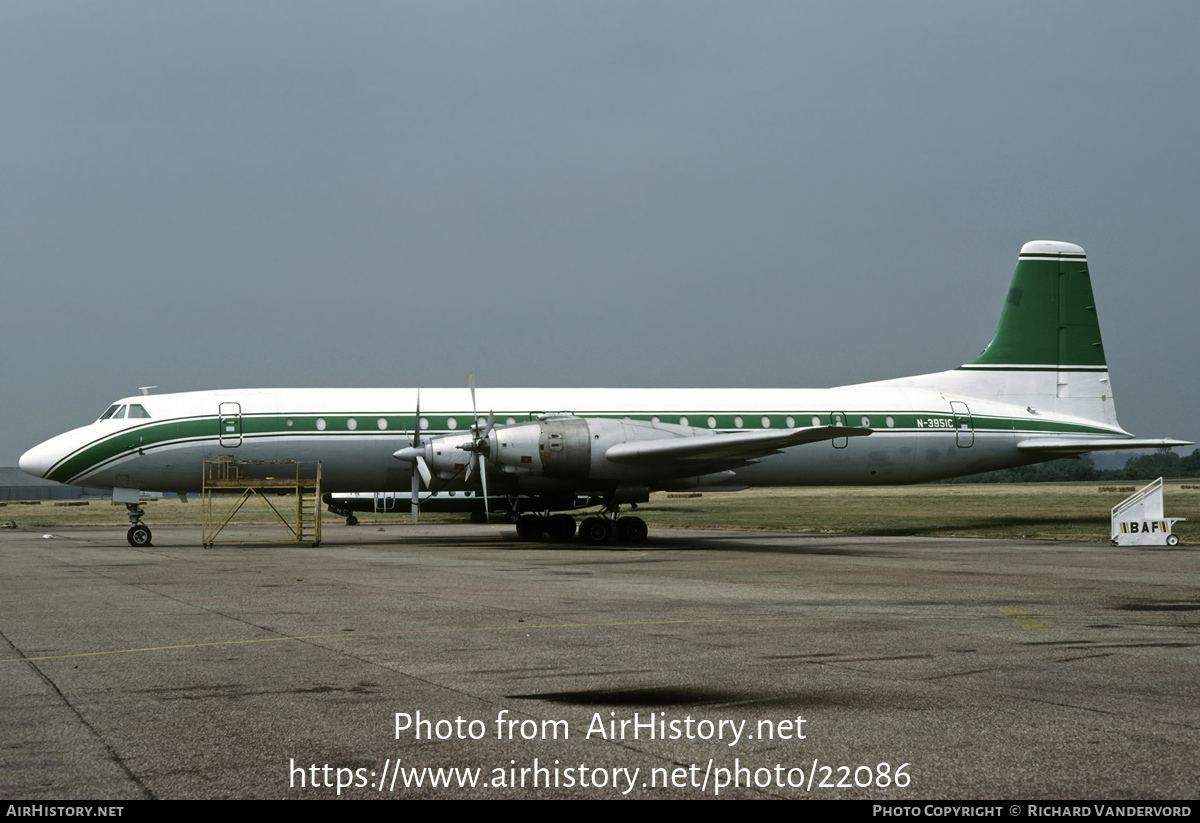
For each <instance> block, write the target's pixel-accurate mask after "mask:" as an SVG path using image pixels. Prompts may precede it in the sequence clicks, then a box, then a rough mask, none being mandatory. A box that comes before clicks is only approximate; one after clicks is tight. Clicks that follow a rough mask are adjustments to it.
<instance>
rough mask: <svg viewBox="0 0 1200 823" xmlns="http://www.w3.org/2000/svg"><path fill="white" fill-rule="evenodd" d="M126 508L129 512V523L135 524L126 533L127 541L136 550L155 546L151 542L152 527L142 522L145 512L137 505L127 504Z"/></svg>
mask: <svg viewBox="0 0 1200 823" xmlns="http://www.w3.org/2000/svg"><path fill="white" fill-rule="evenodd" d="M125 508H126V509H128V510H129V522H130V523H131V524H133V525H131V526H130V527H129V531H128V532H126V533H125V539H126V540H128V541H129V545H131V546H133V547H134V548H135V549H141V548H145V547H146V546H150V545H153V544H152V543H151V542H150V537H151V535H150V527H149V526H147V525H146V524H145V523H143V522H142V515H144V514H145V512H144V511H142V510H141V509H140V508H138V504H137V503H126V504H125Z"/></svg>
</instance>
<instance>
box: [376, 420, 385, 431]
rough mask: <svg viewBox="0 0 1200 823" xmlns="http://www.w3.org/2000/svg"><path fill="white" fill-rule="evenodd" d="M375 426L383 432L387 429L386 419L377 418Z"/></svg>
mask: <svg viewBox="0 0 1200 823" xmlns="http://www.w3.org/2000/svg"><path fill="white" fill-rule="evenodd" d="M375 425H376V426H378V427H379V430H380V431H383V430H384V429H386V428H387V418H386V417H381V418H379V419H378V420H376V421H375Z"/></svg>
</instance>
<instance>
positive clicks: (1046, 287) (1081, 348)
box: [967, 255, 1107, 367]
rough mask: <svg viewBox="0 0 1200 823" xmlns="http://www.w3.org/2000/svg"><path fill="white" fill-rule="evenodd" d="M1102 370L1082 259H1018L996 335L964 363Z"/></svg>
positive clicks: (1093, 304)
mask: <svg viewBox="0 0 1200 823" xmlns="http://www.w3.org/2000/svg"><path fill="white" fill-rule="evenodd" d="M1026 364H1027V365H1058V366H1064V367H1066V366H1106V365H1107V363H1106V362H1105V359H1104V345H1103V344H1102V343H1101V341H1100V323H1099V321H1098V320H1097V319H1096V301H1095V300H1094V299H1093V297H1092V281H1091V278H1090V277H1089V276H1088V267H1087V260H1086V259H1081V258H1080V257H1078V256H1075V257H1066V256H1064V257H1060V258H1058V259H1053V258H1051V257H1049V256H1033V255H1030V256H1028V257H1026V256H1024V255H1023V256H1022V257H1021V258H1020V259H1019V260H1018V261H1017V270H1016V271H1015V272H1014V273H1013V279H1012V287H1011V288H1010V289H1009V290H1008V299H1007V300H1006V301H1005V303H1004V310H1003V311H1002V312H1001V313H1000V325H999V326H997V327H996V335H995V336H994V337H993V338H992V342H991V343H989V344H988V346H987V348H986V349H984V350H983V353H982V354H981V355H979V356H978V357H976V358H975V359H974V360H972V361H970V363H968V364H967V365H1008V366H1012V365H1018V366H1019V365H1026Z"/></svg>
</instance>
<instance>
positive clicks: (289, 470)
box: [200, 457, 321, 549]
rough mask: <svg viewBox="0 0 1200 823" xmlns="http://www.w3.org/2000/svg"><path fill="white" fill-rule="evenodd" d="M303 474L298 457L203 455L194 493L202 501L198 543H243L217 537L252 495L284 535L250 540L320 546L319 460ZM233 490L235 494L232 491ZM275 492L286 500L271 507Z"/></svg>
mask: <svg viewBox="0 0 1200 823" xmlns="http://www.w3.org/2000/svg"><path fill="white" fill-rule="evenodd" d="M307 465H308V466H313V465H314V464H312V463H309V464H307ZM304 473H306V474H310V475H312V476H309V477H305V476H302V471H301V465H300V461H298V460H234V459H233V458H232V457H218V458H217V459H216V460H205V461H204V479H203V485H202V486H201V492H200V497H201V505H202V506H203V512H202V517H203V519H202V520H201V537H200V539H201V543H203V545H204V548H206V549H207V548H211V547H212V546H213V545H215V544H217V543H245V542H247V541H245V540H217V536H218V535H219V534H220V533H221V530H222V529H224V528H225V527H226V526H227V525H229V523H230V522H231V521H232V520H233V517H234V515H236V514H237V513H238V512H239V511H241V509H242V506H244V505H246V503H247V501H249V500H251V499H253V498H257V499H258V501H259V502H260V503H262V504H263V506H264V507H265V508H266V509H267V511H269V512H270V513H271V515H272V516H273V517H274V518H275V520H276V522H277V523H278V524H279V525H280V526H281V527H282V528H283V530H284V532H285V533H286V534H287V535H288V536H287V537H284V538H281V539H279V540H255V541H253V542H255V543H309V544H311V545H313V546H319V545H321V464H320V463H316V464H315V473H314V472H313V471H312V470H311V469H310V470H309V471H308V472H304ZM289 492H290V493H291V494H290V496H288V493H289ZM235 493H236V494H237V497H234V496H233V495H234V494H235ZM281 494H282V495H284V496H285V498H284V499H285V500H286V505H281V506H276V505H275V503H274V502H273V500H272V498H275V499H279V497H280V495H281ZM267 495H270V497H268V496H267ZM218 507H219V509H218ZM221 511H223V512H224V514H221V513H220V512H221Z"/></svg>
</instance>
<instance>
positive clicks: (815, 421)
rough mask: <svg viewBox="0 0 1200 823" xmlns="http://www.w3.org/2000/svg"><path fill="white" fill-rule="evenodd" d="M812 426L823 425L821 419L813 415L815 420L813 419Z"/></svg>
mask: <svg viewBox="0 0 1200 823" xmlns="http://www.w3.org/2000/svg"><path fill="white" fill-rule="evenodd" d="M812 424H813V425H814V426H819V425H821V418H819V417H817V416H816V415H815V414H814V415H813V419H812Z"/></svg>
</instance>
